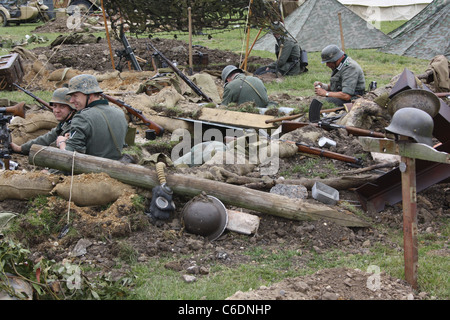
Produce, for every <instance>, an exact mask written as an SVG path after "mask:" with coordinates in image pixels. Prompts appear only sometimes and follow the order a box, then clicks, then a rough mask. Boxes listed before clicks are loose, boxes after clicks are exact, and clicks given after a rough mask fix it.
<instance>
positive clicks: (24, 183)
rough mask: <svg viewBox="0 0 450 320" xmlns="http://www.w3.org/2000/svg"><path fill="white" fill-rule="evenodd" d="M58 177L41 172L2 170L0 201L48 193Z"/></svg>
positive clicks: (22, 198) (24, 198)
mask: <svg viewBox="0 0 450 320" xmlns="http://www.w3.org/2000/svg"><path fill="white" fill-rule="evenodd" d="M58 179H59V178H58V177H57V176H52V175H49V174H46V173H42V172H22V171H10V170H5V171H2V172H0V201H3V200H6V199H14V200H27V199H31V198H34V197H36V196H38V195H50V192H51V191H52V190H53V188H54V187H55V185H56V184H57V182H58Z"/></svg>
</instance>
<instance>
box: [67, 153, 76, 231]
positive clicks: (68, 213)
mask: <svg viewBox="0 0 450 320" xmlns="http://www.w3.org/2000/svg"><path fill="white" fill-rule="evenodd" d="M75 153H76V151H73V154H72V171H71V173H70V188H69V207H68V209H67V224H69V222H70V204H71V202H72V188H73V171H74V167H75Z"/></svg>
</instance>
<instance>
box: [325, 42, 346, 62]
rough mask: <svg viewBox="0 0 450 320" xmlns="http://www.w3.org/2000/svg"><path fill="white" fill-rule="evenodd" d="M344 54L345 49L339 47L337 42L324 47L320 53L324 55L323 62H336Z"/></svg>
mask: <svg viewBox="0 0 450 320" xmlns="http://www.w3.org/2000/svg"><path fill="white" fill-rule="evenodd" d="M343 55H344V51H342V50H341V49H339V47H338V46H337V45H335V44H330V45H329V46H326V47H325V48H323V50H322V53H321V54H320V56H321V57H322V63H327V62H335V61H337V60H338V59H339V58H340V57H342V56H343Z"/></svg>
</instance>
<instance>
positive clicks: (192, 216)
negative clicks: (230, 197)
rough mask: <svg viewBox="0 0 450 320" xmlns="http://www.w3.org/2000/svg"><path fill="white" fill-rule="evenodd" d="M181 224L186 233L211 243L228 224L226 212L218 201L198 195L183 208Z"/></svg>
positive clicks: (211, 197)
mask: <svg viewBox="0 0 450 320" xmlns="http://www.w3.org/2000/svg"><path fill="white" fill-rule="evenodd" d="M182 215H183V223H184V227H185V228H186V231H187V232H190V233H193V234H198V235H201V236H204V237H207V238H208V239H209V240H210V241H213V240H215V239H217V238H218V237H220V236H221V235H222V233H223V231H224V230H225V228H226V226H227V224H228V212H227V210H226V208H225V206H224V205H223V203H222V202H220V200H219V199H217V198H215V197H213V196H209V195H208V196H204V195H199V196H197V197H195V198H194V199H192V200H191V201H189V202H188V203H187V204H186V205H185V206H184V208H183V212H182Z"/></svg>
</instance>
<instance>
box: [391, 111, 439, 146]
mask: <svg viewBox="0 0 450 320" xmlns="http://www.w3.org/2000/svg"><path fill="white" fill-rule="evenodd" d="M433 128H434V122H433V118H432V117H431V116H430V115H429V114H428V113H427V112H425V111H423V110H420V109H417V108H402V109H399V110H397V111H396V112H395V113H394V115H393V116H392V120H391V124H390V125H389V126H387V127H386V128H385V129H386V131H389V132H392V133H395V134H398V135H402V136H406V137H410V138H413V139H414V140H416V141H417V142H419V143H424V144H426V145H429V146H432V145H433V143H432V141H431V137H432V135H433Z"/></svg>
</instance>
